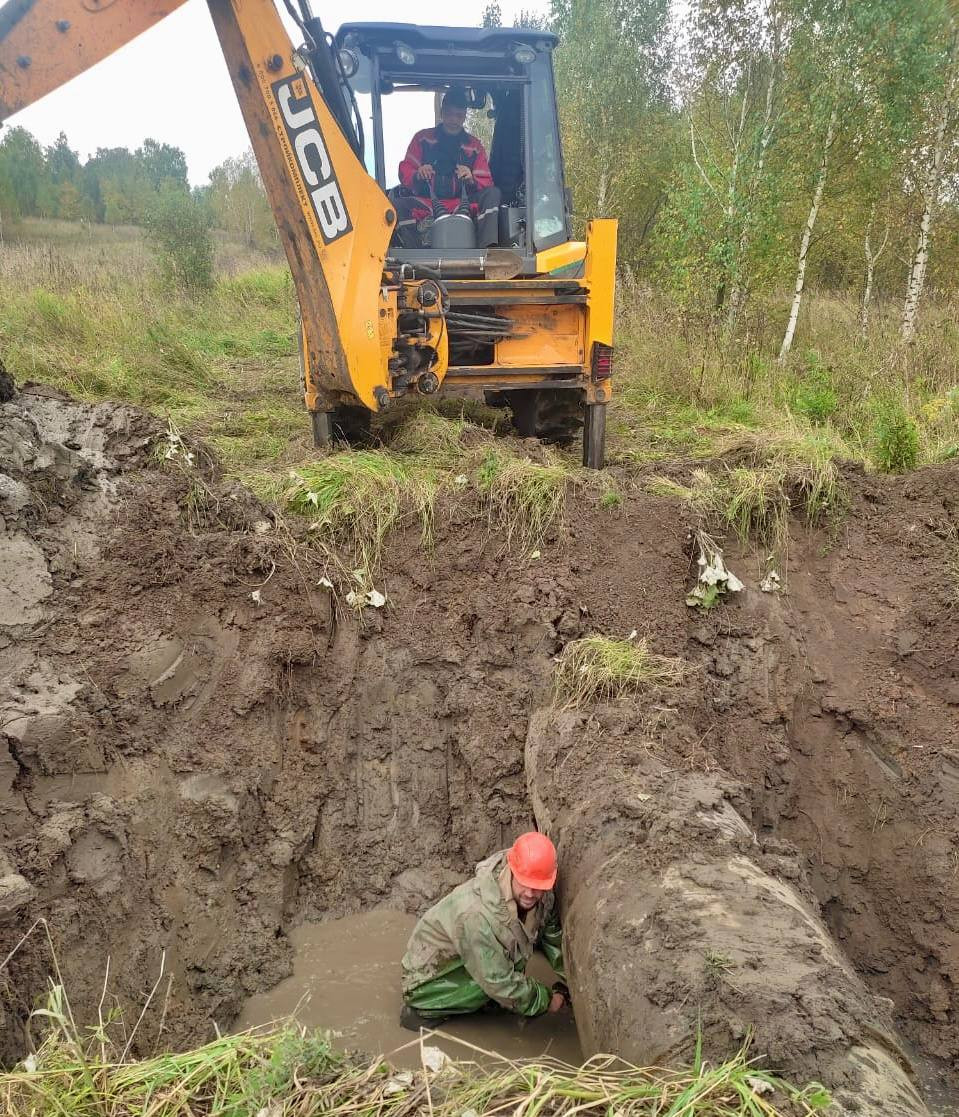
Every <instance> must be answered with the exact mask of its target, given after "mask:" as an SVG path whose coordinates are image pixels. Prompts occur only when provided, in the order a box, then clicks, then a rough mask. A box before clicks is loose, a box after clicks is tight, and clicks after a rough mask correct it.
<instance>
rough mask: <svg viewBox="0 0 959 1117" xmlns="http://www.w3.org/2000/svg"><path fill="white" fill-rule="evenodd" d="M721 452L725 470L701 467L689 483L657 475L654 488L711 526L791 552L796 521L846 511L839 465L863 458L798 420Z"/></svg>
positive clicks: (747, 434) (735, 440)
mask: <svg viewBox="0 0 959 1117" xmlns="http://www.w3.org/2000/svg"><path fill="white" fill-rule="evenodd" d="M717 450H718V452H719V453H720V454H721V456H722V458H723V464H722V465H721V466H720V467H719V468H717V469H713V470H707V469H702V468H699V469H694V470H692V472H691V474H690V478H689V482H688V483H687V484H685V485H683V484H680V483H679V482H677V481H674V480H671V479H670V478H666V477H653V478H650V480H649V481H648V482H647V485H646V487H647V489H648V490H649V491H650V492H653V493H657V494H659V495H663V496H673V497H676V498H678V499H680V500H683V501H685V502H686V503H687V504H689V505H690V506H691V507H692V508H693V510H694V511H695V513H696V514H697V515H698V516H700V517H701V518H702V519H703V521H704V522H705V523H706V524H707V525H709V526H710V527H713V528H716V527H719V528H721V529H723V530H732V531H734V532H735V533H736V535H737V536H738V537H739V538H740V539H741V540H744V541H745V540H746V539H749V538H755V539H758V540H759V541H761V542H762V543H763V544H765V545H767V546H770V547H772V548H774V549H785V546H786V542H787V537H788V532H789V517H790V515H798V516H801V517H802V518H803V519H804V520H805V521H806V523H808V524H814V523H818V522H820V521H822V520H823V519H824V518H826V517H828V516H835V515H839V514H840V513H841V511H842V510H843V508H844V507H845V494H844V491H843V487H842V483H841V477H840V473H839V468H838V466H837V465H836V461H837V460H839V459H842V458H847V459H848V458H856V457H860V458H861V455H859V454H858V453H857V452H855V451H854V450H852V449H851V448H850V447H849V445H848V444H847V443H846V442H845V441H844V440H843V439H842V438H841V437H840V436H839V435H838V433H837V432H836V431H834V430H833V429H832V428H830V427H829V426H823V427H816V428H813V427H805V426H801V425H799V424H797V423H795V422H792V423H786V424H783V425H780V426H777V427H774V428H771V429H765V430H740V431H736V432H730V433H728V434H727V435H726V436H724V437H723V438H722V439H720V440H719V442H718V444H717Z"/></svg>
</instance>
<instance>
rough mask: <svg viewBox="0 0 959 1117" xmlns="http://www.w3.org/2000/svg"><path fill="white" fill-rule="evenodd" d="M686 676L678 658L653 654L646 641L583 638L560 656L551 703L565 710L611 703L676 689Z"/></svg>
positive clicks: (570, 645) (572, 642) (575, 641)
mask: <svg viewBox="0 0 959 1117" xmlns="http://www.w3.org/2000/svg"><path fill="white" fill-rule="evenodd" d="M685 673H686V665H685V664H684V663H683V661H682V660H681V659H677V658H676V657H674V656H663V655H656V654H655V653H654V652H651V651H650V649H649V645H648V643H647V641H646V640H645V639H639V640H637V639H635V638H634V639H632V640H616V639H611V638H610V637H607V636H586V637H584V638H583V639H582V640H573V641H571V642H570V643H569V644H567V645H566V647H565V648H564V649H563V651H562V653H561V654H560V656H559V662H558V663H557V666H556V672H555V675H554V679H553V701H554V703H555V704H556V705H558V706H561V707H564V708H572V707H575V706H584V705H586V704H587V703H590V702H612V701H616V700H618V699H621V698H628V697H630V696H631V695H635V694H640V693H642V692H644V691H647V690H650V689H653V688H656V687H667V686H675V685H676V684H677V683H679V682H680V681H681V680H682V678H683V675H684V674H685Z"/></svg>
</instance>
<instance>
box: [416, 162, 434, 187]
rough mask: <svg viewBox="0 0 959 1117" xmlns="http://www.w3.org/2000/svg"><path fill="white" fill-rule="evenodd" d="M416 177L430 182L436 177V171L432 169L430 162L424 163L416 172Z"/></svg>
mask: <svg viewBox="0 0 959 1117" xmlns="http://www.w3.org/2000/svg"><path fill="white" fill-rule="evenodd" d="M416 177H417V178H422V179H425V180H427V181H428V182H432V181H433V179H434V178H435V177H436V171H435V170H434V169H433V165H432V163H424V164H423V165H422V166H421V167H420V168H419V170H418V171H417V172H416Z"/></svg>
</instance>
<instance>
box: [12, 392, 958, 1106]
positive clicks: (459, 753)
mask: <svg viewBox="0 0 959 1117" xmlns="http://www.w3.org/2000/svg"><path fill="white" fill-rule="evenodd" d="M8 394H9V393H8ZM161 434H162V428H161V427H160V426H159V424H158V423H157V422H156V421H155V420H153V419H150V418H148V417H146V416H144V415H143V414H142V413H139V412H137V411H134V410H131V409H127V408H121V407H113V406H107V405H99V406H97V407H91V406H85V405H79V404H76V403H74V402H72V401H69V400H67V399H65V398H62V397H58V396H55V395H54V394H53V393H50V392H49V391H48V390H44V389H42V388H37V387H34V388H28V389H26V390H24V391H23V392H21V393H20V394H18V395H15V396H14V398H12V399H10V400H9V401H8V402H6V403H4V404H3V405H2V406H0V746H2V747H0V959H2V958H3V957H4V956H5V955H6V954H7V953H8V951H10V950H13V948H14V947H15V946H17V944H18V943H19V942H20V940H21V936H23V935H24V934H25V933H26V932H27V931H28V929H29V928H31V926H32V925H33V924H34V923H35V921H36V920H38V919H43V920H45V921H46V927H48V928H49V934H50V936H51V938H52V941H53V944H54V948H55V952H56V958H57V961H58V963H59V967H60V970H61V971H62V974H63V978H64V981H65V984H66V986H67V989H68V991H69V994H70V997H71V1002H72V1004H73V1008H74V1011H75V1013H76V1014H77V1015H78V1016H82V1017H84V1018H91V1017H95V1014H96V1008H97V1004H98V1002H99V1000H100V998H101V993H102V988H103V984H104V977H105V970H106V966H107V959H109V988H110V990H111V991H112V995H114V996H116V997H117V998H118V999H119V1001H120V1002H121V1004H123V1005H126V1006H129V1005H131V1004H137V1003H142V998H143V996H144V994H145V993H147V992H148V991H149V990H150V988H151V987H152V986H153V985H154V983H155V982H156V981H157V978H158V975H159V974H160V973H161V964H162V967H163V974H164V975H165V976H164V980H163V983H162V988H163V990H164V991H165V990H166V980H167V979H168V978H169V979H172V984H171V985H170V989H169V994H168V995H164V996H158V997H156V998H155V999H154V1002H153V1006H152V1007H151V1010H150V1013H149V1014H148V1016H151V1017H154V1018H153V1019H148V1020H147V1021H146V1022H145V1027H144V1031H143V1034H144V1035H149V1036H151V1043H152V1036H154V1035H155V1034H156V1031H157V1029H158V1028H159V1027H160V1024H161V1020H160V1016H161V1013H162V1015H163V1021H162V1025H163V1030H164V1035H165V1042H167V1043H169V1044H183V1043H188V1042H191V1041H195V1040H198V1039H200V1038H205V1037H207V1036H208V1035H209V1034H210V1030H211V1027H212V1025H213V1023H216V1024H217V1025H219V1026H220V1027H229V1026H230V1024H231V1023H232V1022H233V1020H234V1019H235V1017H236V1015H237V1013H238V1012H239V1010H240V1007H241V1005H242V1004H243V1002H244V1000H245V999H246V998H247V997H248V996H249V995H250V994H252V993H254V992H257V991H261V990H264V989H266V988H269V987H270V986H272V985H274V984H275V983H277V982H278V981H279V980H281V979H282V978H283V977H285V976H286V975H287V974H288V973H289V972H290V969H291V947H290V940H289V932H290V930H291V928H292V927H294V926H295V925H297V924H298V923H299V922H302V921H303V920H307V919H310V920H317V919H323V918H328V917H331V916H333V915H340V914H344V913H348V912H355V911H359V910H364V909H367V908H369V907H371V906H373V905H376V904H384V903H386V904H390V905H392V906H394V907H396V908H399V909H402V910H405V911H407V912H410V913H418V912H419V911H421V910H422V909H423V908H424V906H425V905H426V904H427V903H428V902H430V901H431V900H432V899H433V898H435V897H436V896H437V895H439V894H440V893H441V892H442V891H444V890H445V889H446V888H448V887H449V886H450V885H451V884H452V883H454V882H456V881H457V880H458V879H460V878H461V877H462V875H463V874H464V873H466V872H467V871H469V869H470V868H471V866H472V864H473V863H474V862H476V861H477V860H479V859H480V858H482V857H483V856H485V855H486V854H487V853H488V852H489V851H491V850H494V849H497V848H502V847H503V846H504V845H505V844H506V843H508V842H509V841H510V840H511V839H512V837H513V836H514V835H515V834H516V833H517V832H518V831H520V830H521V829H524V828H527V827H528V826H530V825H531V824H532V823H533V822H534V821H535V820H534V818H533V816H532V806H531V802H530V799H529V797H528V794H527V781H526V774H525V770H524V744H525V741H526V738H527V732H528V728H529V725H530V719H531V717H532V716H534V714H535V713H536V711H537V710H542V709H543V708H544V707H545V706H547V705H548V703H549V701H550V691H551V679H552V674H553V669H554V663H553V659H554V657H555V656H556V655H557V654H558V653H559V652H560V651H561V650H562V648H563V647H564V645H565V644H566V643H567V642H568V641H570V640H572V639H575V638H577V637H579V636H583V635H586V634H588V633H602V634H605V635H611V636H620V637H623V636H626V635H627V634H629V633H630V632H632V631H633V630H634V629H635V630H637V631H638V633H639V634H641V635H647V636H648V637H649V639H650V641H651V643H652V645H653V646H654V647H655V649H656V650H657V651H659V652H662V653H666V654H669V655H675V656H681V657H682V658H683V659H685V660H686V661H687V662H688V663H689V665H690V668H691V670H690V672H689V673H688V675H687V679H686V681H685V683H684V684H683V686H682V687H681V688H679V689H678V690H677V691H674V692H667V693H661V694H656V695H652V696H646V697H645V698H640V699H635V700H632V701H631V702H629V703H628V704H626V705H622V704H620V705H618V706H617V707H615V708H604V707H595V708H591V709H588V710H585V711H582V712H580V713H577V714H576V715H575V718H576V719H578V720H577V721H576V731H575V732H574V733H573V734H572V735H571V737H570V740H569V743H568V744H567V745H566V746H565V747H567V748H570V749H575V748H580V747H581V748H584V749H595V748H610V749H613V750H615V755H616V761H617V762H616V764H615V765H614V764H611V765H610V777H609V778H610V786H609V787H608V788H605V789H604V788H598V789H597V798H598V799H599V800H602V799H603V798H604V796H605V797H606V798H608V801H609V803H610V804H614V803H616V802H617V801H618V798H619V797H620V796H619V789H618V788H617V786H616V785H615V783H614V780H615V779H616V778H618V777H617V776H616V774H617V773H621V772H622V770H623V762H624V756H625V754H626V753H629V752H630V750H632V751H633V752H634V753H635V756H636V757H637V758H639V757H641V756H645V755H647V754H652V755H654V756H656V757H658V758H659V759H661V760H664V761H666V762H668V763H669V764H670V765H673V766H674V767H675V768H676V769H677V770H678V771H684V772H695V771H704V772H717V771H718V772H720V773H721V774H722V775H723V777H724V778H728V781H729V785H730V786H731V787H734V788H735V794H736V796H737V801H738V809H739V810H740V813H743V814H744V816H745V817H747V818H748V819H749V822H750V825H751V826H752V827H753V830H754V831H755V834H756V836H757V838H758V840H759V842H760V843H761V844H762V847H763V856H764V858H765V864H766V866H767V867H769V866H770V865H772V866H773V867H775V865H776V864H777V863H778V864H779V866H780V869H781V873H782V876H783V879H789V880H790V881H792V882H793V883H794V884H797V885H798V887H800V889H801V890H802V892H803V893H804V894H805V895H806V896H808V898H809V899H810V900H811V901H812V902H813V903H814V904H816V905H818V907H819V909H820V910H821V912H822V915H823V918H824V919H825V921H826V923H827V925H828V928H829V930H830V932H831V934H832V936H833V938H834V940H835V942H836V943H837V944H838V946H839V948H840V949H841V950H842V951H844V952H845V954H846V956H847V957H848V958H849V959H850V960H851V962H852V963H853V965H854V966H855V968H856V970H857V971H858V973H859V974H860V975H861V976H862V978H863V979H864V980H865V982H866V983H867V985H868V987H869V989H870V991H871V992H872V993H873V994H874V995H876V996H877V997H880V998H886V999H887V1001H886V1002H883V1003H886V1004H887V1006H888V1007H891V1009H892V1011H893V1013H894V1016H895V1019H896V1023H897V1025H898V1028H899V1032H900V1035H901V1036H903V1037H904V1038H905V1040H906V1041H907V1042H908V1043H909V1044H911V1045H912V1047H913V1048H914V1049H915V1051H917V1052H920V1053H922V1054H923V1056H924V1057H926V1058H928V1059H931V1060H932V1061H933V1064H932V1065H933V1066H934V1068H935V1075H936V1076H938V1084H939V1086H940V1088H942V1089H943V1090H946V1091H949V1090H953V1089H955V1082H956V1079H954V1078H953V1077H951V1075H952V1072H953V1071H955V1070H956V1069H957V1068H959V1002H957V993H959V841H957V836H959V834H957V832H959V720H957V714H959V465H943V466H940V467H936V468H930V469H925V470H922V471H919V472H917V473H913V474H910V475H908V476H906V477H903V478H878V477H874V476H867V475H865V474H863V473H861V472H856V471H853V470H849V471H847V473H846V475H845V485H846V489H847V491H848V494H849V504H850V507H849V509H848V511H847V512H846V513H845V515H844V516H843V517H842V518H841V520H839V521H838V522H837V523H834V524H833V525H831V526H830V527H829V528H828V530H816V531H807V530H806V529H805V528H804V527H803V526H802V525H800V524H796V525H794V527H793V531H792V537H791V540H790V547H789V572H788V590H787V592H785V593H782V594H766V593H762V592H760V590H759V588H758V574H759V569H760V560H761V557H762V556H759V555H757V554H755V553H754V552H753V551H752V550H751V549H748V548H746V549H742V548H740V549H737V548H736V547H735V546H734V545H733V544H732V543H730V544H729V546H728V548H727V558H728V559H729V561H730V563H731V565H732V566H733V568H734V569H735V570H736V572H737V573H738V574H739V575H740V577H741V578H742V579H743V580H744V581H745V582H746V589H745V591H744V592H743V593H742V594H740V595H738V597H736V598H735V599H733V600H732V601H730V602H729V603H728V604H726V605H723V606H722V607H721V608H717V609H715V610H713V611H711V612H710V613H708V614H705V615H704V614H699V613H696V612H694V611H692V610H690V609H689V608H688V607H687V606H686V605H685V604H684V594H685V590H686V588H687V586H688V584H689V578H690V550H691V538H690V529H691V528H692V527H693V525H692V524H691V523H690V522H689V521H688V514H687V512H686V511H685V510H684V509H683V508H682V507H680V506H679V505H677V503H676V502H674V501H671V500H667V499H665V498H657V497H652V496H650V495H648V494H645V493H643V492H641V491H639V490H637V491H634V492H631V493H630V495H628V496H627V497H626V499H625V501H624V503H623V504H622V505H621V506H619V507H618V508H616V509H614V510H610V509H608V508H604V507H602V506H601V505H600V504H599V502H598V501H597V500H596V499H594V498H593V497H591V496H589V495H583V494H579V495H574V496H573V497H572V498H571V499H572V503H571V505H570V508H569V510H568V515H567V518H566V524H565V527H564V529H563V530H562V531H561V532H559V533H558V534H557V535H556V537H555V538H553V539H551V540H548V541H547V543H546V545H544V546H543V547H542V555H541V557H540V558H538V559H537V560H535V561H531V560H529V559H528V558H524V557H522V556H516V555H510V554H508V553H506V552H505V550H504V547H503V545H502V542H501V541H500V540H498V539H496V538H491V537H490V533H489V530H488V525H487V521H486V520H485V518H484V517H483V516H482V515H480V514H478V510H477V509H476V508H473V507H471V506H470V504H469V502H468V501H464V502H461V503H458V504H456V505H455V506H443V507H441V508H440V509H439V510H438V515H437V522H436V544H435V549H434V552H433V553H432V554H431V555H427V554H425V553H424V551H423V548H422V543H421V539H420V534H419V529H418V527H416V526H415V525H412V524H411V525H409V527H408V528H405V529H401V530H399V531H398V532H397V533H396V534H395V535H394V536H393V537H391V540H390V543H389V548H388V554H387V556H386V560H385V565H384V569H383V571H382V574H381V576H380V579H379V583H380V584H379V588H381V589H383V590H384V592H385V593H386V594H387V598H388V605H387V607H386V608H385V609H383V610H379V611H377V610H372V609H367V610H365V611H364V613H363V614H362V615H360V616H357V615H356V614H355V613H354V612H353V611H352V610H350V609H349V608H347V607H345V606H343V605H337V598H336V597H335V596H334V595H331V594H330V593H329V591H328V590H326V589H325V588H324V587H323V586H321V585H318V584H317V583H318V581H319V578H320V576H321V575H322V574H323V573H324V570H323V569H322V568H321V567H320V566H319V565H317V563H316V561H315V559H313V558H310V557H309V555H308V554H307V555H306V557H304V552H302V551H301V550H300V549H299V548H296V547H293V546H291V537H290V535H289V534H288V532H287V530H286V529H284V528H283V527H282V525H278V524H277V523H276V521H275V519H274V516H273V514H272V513H271V511H270V510H269V509H267V508H266V507H264V506H262V505H260V504H259V503H258V502H257V501H256V500H255V499H254V498H252V497H251V496H250V495H249V494H247V493H246V492H244V491H243V490H241V489H238V488H236V487H235V486H232V485H230V484H229V483H228V482H226V481H224V480H223V479H222V478H220V477H219V476H218V473H217V469H216V467H215V465H214V464H213V463H212V462H210V461H208V460H207V459H206V458H205V456H204V455H202V454H200V455H198V457H197V458H196V459H195V460H194V461H193V462H192V463H191V464H190V465H189V466H188V467H186V468H184V466H183V464H182V459H176V460H174V461H170V462H159V461H158V460H157V458H156V453H155V447H156V444H157V440H158V438H159V437H160V435H161ZM626 759H627V760H628V756H627V757H626ZM560 760H561V758H560ZM777 858H778V859H779V860H778V862H777ZM641 886H642V885H641V882H637V888H641ZM627 903H628V900H626V899H624V904H627ZM42 929H43V928H42V925H41V927H40V928H38V929H37V930H35V931H34V932H33V933H32V934H31V935H30V936H29V937H28V938H27V939H26V941H25V942H23V943H22V945H20V947H19V949H18V950H17V951H16V952H15V953H14V955H13V957H12V958H11V959H10V960H9V961H8V963H7V964H6V966H5V967H4V968H3V969H2V970H0V1036H2V1042H3V1050H2V1057H3V1058H4V1059H6V1060H11V1059H14V1058H16V1057H17V1056H18V1055H20V1054H22V1052H23V1050H24V1046H25V1044H26V1043H27V1035H26V1031H25V1028H26V1022H27V1018H28V1015H29V1012H30V1010H31V1008H32V1007H34V1005H35V1004H36V1001H37V998H38V997H39V996H40V995H41V994H42V992H43V989H44V987H45V983H46V981H47V975H48V973H49V972H50V969H51V951H50V947H49V945H48V943H47V941H46V938H45V935H43V934H42V933H40V932H41V931H42ZM668 951H669V944H668V943H667V944H665V945H664V952H665V956H664V958H663V969H664V972H665V971H667V970H668V969H669V967H670V959H669V957H668ZM151 1028H152V1031H151ZM800 1056H801V1053H798V1052H797V1059H796V1065H797V1066H798V1065H801V1057H800ZM783 1061H784V1062H785V1063H787V1064H788V1061H789V1060H788V1055H787V1057H786V1058H785V1059H784V1060H783ZM787 1069H788V1067H787Z"/></svg>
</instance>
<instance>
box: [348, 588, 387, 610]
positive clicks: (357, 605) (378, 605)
mask: <svg viewBox="0 0 959 1117" xmlns="http://www.w3.org/2000/svg"><path fill="white" fill-rule="evenodd" d="M346 603H347V605H352V606H353V608H354V609H363V608H365V607H366V606H367V605H370V606H372V607H373V608H374V609H382V608H383V606H384V605H385V604H386V594H385V593H380V591H379V590H365V591H362V590H361V591H360V592H359V593H357V591H356V590H350V592H349V593H348V594H347V595H346Z"/></svg>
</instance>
